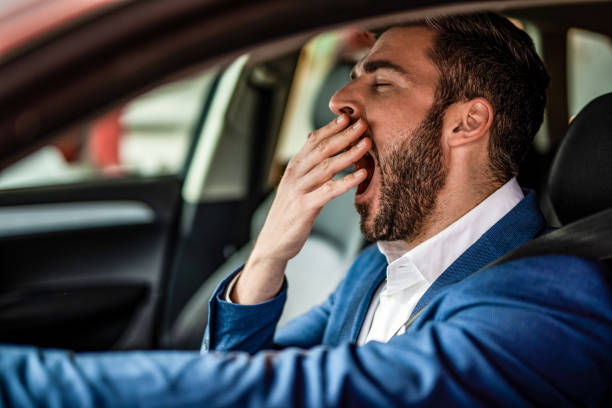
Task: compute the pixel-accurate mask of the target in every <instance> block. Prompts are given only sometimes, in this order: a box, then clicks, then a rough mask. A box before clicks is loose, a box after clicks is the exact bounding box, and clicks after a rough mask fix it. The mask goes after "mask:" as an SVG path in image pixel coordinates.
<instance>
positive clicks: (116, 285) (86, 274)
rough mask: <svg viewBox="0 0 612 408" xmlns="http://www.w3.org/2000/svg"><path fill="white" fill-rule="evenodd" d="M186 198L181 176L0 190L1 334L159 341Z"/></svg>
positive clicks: (115, 344) (98, 342)
mask: <svg viewBox="0 0 612 408" xmlns="http://www.w3.org/2000/svg"><path fill="white" fill-rule="evenodd" d="M41 198H42V200H41ZM179 199H180V182H179V180H178V179H177V178H176V177H159V178H155V179H146V180H143V179H140V180H139V179H130V180H111V181H108V180H105V181H100V182H90V183H84V184H81V185H71V186H56V187H44V188H32V189H23V190H14V191H6V192H3V193H2V194H0V220H5V221H7V222H6V225H3V227H1V228H0V259H2V272H3V273H2V274H1V275H0V339H1V341H4V342H7V341H8V342H16V343H29V344H36V345H41V346H61V347H70V348H72V349H76V350H100V349H108V348H149V347H152V346H153V343H154V336H155V333H154V331H155V313H156V310H157V309H156V308H157V304H158V302H159V299H160V285H161V284H162V282H163V279H164V269H165V265H166V255H167V253H168V250H169V248H170V245H169V237H170V236H171V235H172V234H173V233H174V224H175V219H176V212H177V209H178V202H179ZM41 201H43V203H41ZM33 202H37V203H39V204H35V205H34V204H32V203H33ZM9 220H11V221H10V222H8V221H9ZM66 221H68V222H66ZM24 226H25V228H23V227H24ZM18 227H21V229H20V230H19V229H18ZM19 231H21V232H19ZM94 329H95V330H94ZM94 333H95V334H94Z"/></svg>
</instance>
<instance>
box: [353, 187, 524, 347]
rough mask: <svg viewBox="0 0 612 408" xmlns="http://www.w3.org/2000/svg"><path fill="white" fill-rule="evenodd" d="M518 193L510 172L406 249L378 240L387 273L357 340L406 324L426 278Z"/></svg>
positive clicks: (382, 336) (384, 337)
mask: <svg viewBox="0 0 612 408" xmlns="http://www.w3.org/2000/svg"><path fill="white" fill-rule="evenodd" d="M523 198H524V195H523V191H522V190H521V188H520V186H519V185H518V183H517V181H516V179H515V178H512V179H511V180H510V181H508V182H507V183H506V184H504V185H503V186H502V187H500V188H499V189H498V190H496V191H495V192H494V193H493V194H491V195H490V196H489V197H487V198H486V199H485V200H484V201H482V202H481V203H480V204H478V205H477V206H476V207H474V208H473V209H472V210H470V211H469V212H468V213H467V214H465V215H464V216H463V217H461V218H459V219H458V220H457V221H455V222H454V223H452V224H451V225H449V226H448V227H447V228H445V229H444V230H442V231H440V232H439V233H438V234H436V235H434V236H433V237H431V238H429V239H428V240H427V241H425V242H423V243H421V244H419V245H418V246H416V247H414V248H413V249H412V250H410V251H408V249H407V245H406V242H404V241H380V242H378V248H379V250H380V252H382V253H383V254H384V255H385V256H386V258H387V262H388V263H389V265H388V266H387V279H386V280H385V282H383V284H381V286H380V287H379V288H378V290H377V291H376V293H375V294H374V296H373V298H372V301H371V303H370V307H369V309H368V312H367V314H366V317H365V320H364V323H363V326H362V327H361V330H360V332H359V336H358V338H357V344H358V345H363V344H365V343H367V342H369V341H372V340H376V341H381V342H387V341H389V340H390V339H391V337H393V336H394V335H396V334H401V333H403V332H404V331H405V330H406V327H405V326H406V322H407V321H408V319H409V317H410V314H411V313H412V311H413V309H414V307H415V306H416V304H417V303H418V301H419V299H420V298H421V296H423V294H424V293H425V292H426V291H427V289H428V288H429V287H430V286H431V285H432V283H433V282H434V281H435V280H436V279H437V278H438V277H439V276H440V275H441V274H442V272H444V271H445V270H446V268H448V267H449V266H450V265H451V264H452V263H453V262H454V261H455V260H456V259H457V258H459V256H460V255H461V254H462V253H464V252H465V251H466V250H467V249H468V248H469V247H470V246H471V245H472V244H474V243H475V242H476V241H477V240H478V239H479V238H480V237H481V236H482V235H483V234H484V233H485V232H487V230H488V229H489V228H491V227H492V226H493V225H494V224H495V223H496V222H497V221H499V220H500V219H501V218H502V217H503V216H504V215H506V214H507V213H508V212H509V211H510V210H511V209H512V208H513V207H514V206H515V205H516V204H518V203H519V201H521V200H522V199H523Z"/></svg>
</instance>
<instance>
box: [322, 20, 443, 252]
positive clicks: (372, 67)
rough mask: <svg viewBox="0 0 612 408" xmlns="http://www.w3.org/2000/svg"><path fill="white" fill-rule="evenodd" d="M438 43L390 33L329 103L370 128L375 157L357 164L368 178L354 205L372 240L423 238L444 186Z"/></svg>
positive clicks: (409, 30)
mask: <svg viewBox="0 0 612 408" xmlns="http://www.w3.org/2000/svg"><path fill="white" fill-rule="evenodd" d="M433 37H434V34H433V32H432V31H430V30H428V29H426V28H423V27H401V28H400V27H397V28H392V29H390V30H388V31H386V32H385V33H384V34H383V35H382V36H381V38H380V39H379V40H378V41H377V42H376V44H374V46H373V47H372V49H371V50H370V52H369V53H368V55H367V56H366V58H364V59H363V60H362V61H360V62H359V63H358V64H357V65H356V66H355V68H354V70H353V73H352V81H351V82H350V83H349V84H348V85H347V86H345V87H344V88H343V89H341V90H340V91H338V92H337V93H336V94H335V95H334V96H333V97H332V100H331V101H330V107H331V109H332V110H333V111H334V112H335V113H337V114H339V113H341V112H345V113H347V114H349V115H350V116H351V119H353V120H356V119H357V118H360V117H361V118H363V119H364V120H365V121H366V123H367V124H368V131H367V132H366V136H368V137H370V138H371V139H372V149H371V154H369V155H366V156H365V157H364V158H362V159H361V160H359V161H358V162H357V163H356V167H358V168H366V169H367V170H368V179H367V180H366V181H365V182H363V183H362V184H361V185H360V186H359V187H358V189H357V193H356V195H355V205H356V207H357V210H358V211H359V213H360V215H361V229H362V231H363V233H364V235H365V236H366V238H368V239H370V240H373V241H375V240H396V239H404V240H407V239H411V238H414V237H416V236H417V235H418V234H419V232H420V229H421V226H422V223H423V222H424V220H425V219H426V218H427V217H428V216H429V215H430V214H431V211H432V209H433V207H434V205H435V201H436V197H437V195H438V192H439V190H440V189H441V188H442V187H443V185H444V179H445V171H444V164H443V153H442V150H441V147H440V137H441V129H442V119H443V112H441V111H440V110H439V109H438V108H436V107H435V106H434V94H435V90H436V85H437V75H438V74H437V70H436V68H435V66H434V65H433V63H432V62H431V60H430V59H429V57H428V56H427V51H428V49H430V48H431V46H432V42H433Z"/></svg>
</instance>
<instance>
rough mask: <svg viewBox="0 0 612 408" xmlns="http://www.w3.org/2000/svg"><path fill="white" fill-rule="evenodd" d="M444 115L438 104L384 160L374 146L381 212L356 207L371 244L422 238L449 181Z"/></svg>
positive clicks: (379, 209)
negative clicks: (446, 181) (372, 212)
mask: <svg viewBox="0 0 612 408" xmlns="http://www.w3.org/2000/svg"><path fill="white" fill-rule="evenodd" d="M443 114H444V109H442V108H441V107H439V106H436V104H434V106H432V108H431V109H430V110H429V112H428V113H427V115H426V117H425V119H423V121H422V122H421V123H420V124H419V126H417V128H416V129H415V130H414V131H413V132H412V134H411V135H408V137H404V138H403V140H404V141H403V142H402V143H401V144H399V145H396V146H394V147H393V148H392V150H391V151H390V152H388V153H386V154H385V155H384V156H379V154H378V152H377V150H376V149H375V147H374V146H373V148H372V151H373V154H374V156H375V157H376V160H377V162H378V168H377V169H378V171H380V176H381V177H380V179H381V187H380V197H379V199H378V201H379V202H378V204H379V205H378V212H377V213H376V214H373V215H370V204H368V203H360V204H356V208H357V211H358V212H359V215H360V216H361V232H362V233H363V235H364V236H365V238H366V239H367V240H369V241H394V240H400V239H401V240H411V239H413V238H415V237H417V236H418V235H419V234H420V232H421V230H422V228H423V223H424V222H425V221H426V220H427V218H428V217H429V216H430V215H431V213H432V211H433V209H434V206H435V204H436V198H437V196H438V193H439V191H440V190H441V189H442V187H444V183H445V180H446V169H445V167H444V162H443V153H442V148H441V139H442V138H441V136H442V120H443V116H444V115H443ZM375 171H376V170H375ZM370 218H372V219H371V220H370Z"/></svg>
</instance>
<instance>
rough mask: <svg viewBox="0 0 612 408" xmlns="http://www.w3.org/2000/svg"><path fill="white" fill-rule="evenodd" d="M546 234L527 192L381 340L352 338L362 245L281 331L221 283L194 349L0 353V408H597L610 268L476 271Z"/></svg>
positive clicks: (608, 370) (544, 261)
mask: <svg viewBox="0 0 612 408" xmlns="http://www.w3.org/2000/svg"><path fill="white" fill-rule="evenodd" d="M544 228H545V224H544V221H543V219H542V216H541V214H540V213H539V211H538V209H537V205H536V203H535V197H534V195H533V194H529V195H528V196H527V197H526V198H525V199H524V200H523V201H521V202H520V203H519V204H518V205H517V206H516V207H515V208H514V209H513V210H512V211H511V212H510V213H509V214H507V215H506V216H505V217H504V218H503V219H502V220H500V221H499V222H498V223H497V224H495V225H494V226H493V227H492V228H491V229H490V230H489V231H488V232H487V233H485V234H484V236H483V237H481V239H479V240H478V241H477V242H476V243H475V244H474V245H473V246H472V247H470V248H469V249H468V250H467V251H466V252H465V253H464V254H463V255H462V256H461V257H459V259H457V260H456V261H455V262H454V263H453V264H452V265H451V266H450V267H449V268H448V269H447V270H446V271H445V272H444V273H443V274H442V275H441V276H440V278H438V280H436V282H435V283H434V284H433V285H432V286H431V287H430V289H429V290H428V291H427V292H426V293H425V294H424V295H423V297H422V299H421V300H420V302H419V304H418V305H417V307H416V309H415V310H420V309H422V313H420V314H419V315H418V317H417V318H416V319H415V321H414V323H413V324H412V325H411V326H410V327H409V328H408V330H407V331H406V333H404V334H402V335H398V336H395V337H394V338H392V339H391V340H390V341H389V342H388V343H386V344H385V343H379V342H370V343H368V344H366V345H364V346H361V347H357V346H356V345H355V339H356V337H357V334H358V332H359V329H360V327H361V324H362V322H363V320H364V316H365V313H366V310H367V308H368V305H369V303H370V300H371V297H372V295H373V293H374V290H375V289H376V287H377V286H378V285H379V283H380V282H381V281H382V280H383V279H384V276H385V268H386V261H385V259H384V257H383V256H382V255H380V254H379V253H378V251H377V249H376V248H373V247H371V248H369V249H366V250H365V251H364V252H363V253H362V254H361V255H360V256H359V257H358V258H357V260H356V261H355V263H354V265H353V266H352V267H351V268H350V270H349V272H348V274H347V276H346V278H345V279H344V281H343V282H342V283H341V284H340V285H339V287H338V288H337V290H336V291H335V292H334V293H333V294H332V295H331V296H330V297H329V299H328V301H327V302H326V303H324V304H323V305H321V306H318V307H315V308H314V309H312V310H311V311H310V312H308V313H306V314H305V315H304V316H301V317H299V318H298V319H296V320H295V321H293V322H290V323H289V324H288V325H287V326H285V327H283V328H282V329H279V330H277V331H276V330H275V326H276V323H277V321H278V318H279V316H280V314H281V311H282V307H283V303H284V300H285V297H286V292H285V291H283V292H281V293H280V294H279V295H278V296H277V297H276V298H274V299H272V300H270V301H268V302H265V303H262V304H259V305H254V306H243V305H236V304H230V303H227V302H224V301H223V300H222V299H221V297H220V295H221V294H222V293H223V291H224V290H225V288H226V286H227V283H228V280H225V281H224V282H222V283H221V284H220V285H219V287H218V289H217V292H216V293H215V295H214V296H213V298H212V300H211V304H210V316H209V326H208V327H207V330H206V335H205V341H204V345H203V354H202V355H201V356H197V355H195V354H193V353H185V352H122V353H118V352H115V353H97V354H78V355H75V354H71V353H69V352H66V351H62V350H38V349H34V348H27V347H17V346H4V347H1V348H0V406H4V405H6V406H33V405H36V406H62V405H64V406H79V407H86V406H112V407H120V406H130V407H131V406H147V407H157V406H159V407H161V406H167V407H175V406H176V407H192V406H193V407H196V406H205V407H237V406H240V407H242V406H254V407H259V406H263V407H287V406H311V407H325V406H379V407H387V406H470V407H471V406H483V405H484V406H508V407H517V406H533V405H537V406H540V405H542V406H555V407H558V406H601V405H603V404H604V403H605V402H604V401H606V398H608V399H609V398H610V396H609V392H610V391H609V385H610V381H611V379H612V290H611V287H612V284H611V281H612V279H611V278H610V274H609V272H608V271H607V269H606V268H605V266H604V265H603V264H601V263H599V262H595V261H590V260H586V259H581V258H578V257H573V256H542V257H533V258H526V259H521V260H517V261H513V262H509V263H506V264H502V265H499V266H496V267H493V268H489V269H484V270H482V271H479V269H481V268H482V267H484V266H485V265H487V264H488V263H490V262H491V261H493V260H495V259H496V258H498V257H499V256H501V255H503V254H504V253H506V252H508V251H510V250H512V249H513V248H515V247H517V246H519V245H521V244H522V243H524V242H526V241H528V240H530V239H532V238H533V237H535V236H536V235H538V234H539V233H541V231H543V229H544ZM477 271H478V272H477ZM228 279H231V277H230V278H228ZM272 349H274V350H272ZM266 350H267V351H266ZM606 393H608V395H607V396H606ZM608 401H609V400H608Z"/></svg>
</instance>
